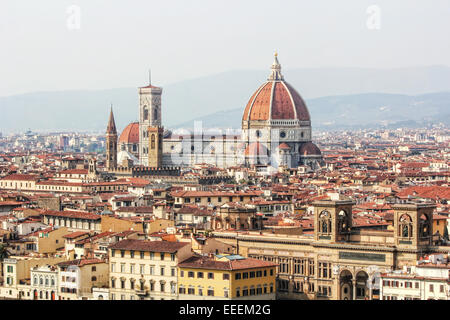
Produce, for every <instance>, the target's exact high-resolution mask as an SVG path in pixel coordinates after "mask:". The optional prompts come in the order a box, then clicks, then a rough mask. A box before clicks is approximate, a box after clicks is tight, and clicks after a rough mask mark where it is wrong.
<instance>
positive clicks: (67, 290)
mask: <svg viewBox="0 0 450 320" xmlns="http://www.w3.org/2000/svg"><path fill="white" fill-rule="evenodd" d="M57 267H58V286H59V290H58V295H59V300H87V299H89V298H91V297H92V288H105V287H107V285H108V276H109V274H108V263H106V262H105V261H104V260H100V259H77V260H70V261H64V262H61V263H58V264H57Z"/></svg>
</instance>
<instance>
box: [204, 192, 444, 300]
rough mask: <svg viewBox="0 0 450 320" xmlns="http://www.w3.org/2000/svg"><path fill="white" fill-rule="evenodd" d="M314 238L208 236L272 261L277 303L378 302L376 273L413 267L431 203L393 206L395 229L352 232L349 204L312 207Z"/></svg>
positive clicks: (428, 227)
mask: <svg viewBox="0 0 450 320" xmlns="http://www.w3.org/2000/svg"><path fill="white" fill-rule="evenodd" d="M313 206H314V215H315V217H314V218H315V225H314V234H310V235H308V234H302V235H281V234H278V235H274V234H267V233H264V232H230V231H228V232H226V231H215V232H213V233H212V235H213V237H214V238H216V239H217V240H220V241H224V242H226V243H230V244H234V245H235V246H236V247H237V253H238V254H240V255H243V256H247V257H252V258H258V259H262V260H265V261H273V262H276V263H277V264H278V268H277V276H278V277H277V297H278V298H279V299H280V298H281V299H338V300H339V299H342V300H355V299H357V300H364V299H377V298H378V297H379V289H377V288H376V286H375V283H377V282H378V281H379V275H380V273H386V272H390V271H392V270H395V269H397V268H402V267H403V266H413V265H415V263H416V261H417V260H418V259H419V258H420V256H421V255H422V254H423V252H424V250H428V251H431V252H444V253H445V252H446V251H448V248H444V247H436V246H433V245H432V243H431V236H432V234H433V232H432V223H431V221H432V220H431V215H432V212H433V208H434V206H433V205H428V204H402V205H395V206H393V209H394V211H395V213H394V222H395V223H394V226H395V227H394V230H377V231H375V230H370V231H369V230H356V229H354V228H352V206H353V203H352V202H350V201H344V200H338V201H331V200H324V201H317V202H314V203H313Z"/></svg>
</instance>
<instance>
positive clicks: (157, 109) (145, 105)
mask: <svg viewBox="0 0 450 320" xmlns="http://www.w3.org/2000/svg"><path fill="white" fill-rule="evenodd" d="M161 94H162V88H159V87H155V86H153V85H151V83H150V84H149V85H148V86H146V87H141V88H139V163H140V164H141V165H144V166H148V165H149V142H150V141H149V130H148V129H149V128H150V127H161Z"/></svg>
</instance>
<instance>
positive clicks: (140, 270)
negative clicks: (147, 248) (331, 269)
mask: <svg viewBox="0 0 450 320" xmlns="http://www.w3.org/2000/svg"><path fill="white" fill-rule="evenodd" d="M139 272H140V274H144V273H145V265H143V264H141V265H140V266H139Z"/></svg>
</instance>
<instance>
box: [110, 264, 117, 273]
mask: <svg viewBox="0 0 450 320" xmlns="http://www.w3.org/2000/svg"><path fill="white" fill-rule="evenodd" d="M111 272H116V264H115V263H111Z"/></svg>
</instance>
